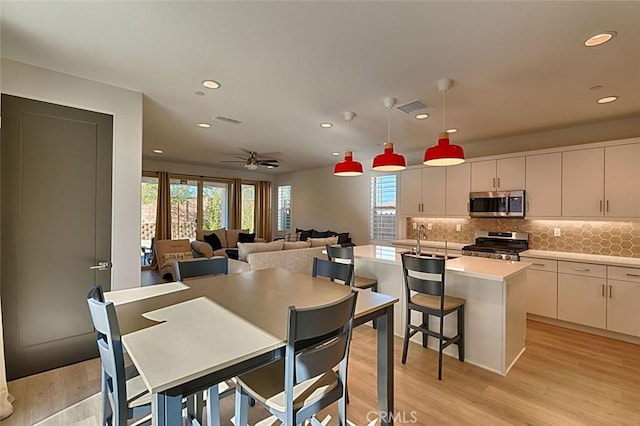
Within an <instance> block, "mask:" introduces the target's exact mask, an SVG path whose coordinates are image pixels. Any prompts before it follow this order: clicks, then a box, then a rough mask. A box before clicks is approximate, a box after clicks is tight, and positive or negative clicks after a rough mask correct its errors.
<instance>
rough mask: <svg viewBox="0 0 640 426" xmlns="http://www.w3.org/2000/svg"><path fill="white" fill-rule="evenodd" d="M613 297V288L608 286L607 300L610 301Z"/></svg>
mask: <svg viewBox="0 0 640 426" xmlns="http://www.w3.org/2000/svg"><path fill="white" fill-rule="evenodd" d="M612 297H613V286H612V285H610V286H609V299H611V298H612Z"/></svg>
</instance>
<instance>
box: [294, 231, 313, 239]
mask: <svg viewBox="0 0 640 426" xmlns="http://www.w3.org/2000/svg"><path fill="white" fill-rule="evenodd" d="M313 231H314V229H313V228H311V229H300V228H296V234H297V233H298V232H299V233H300V241H307V239H308V238H309V237H311V233H312V232H313Z"/></svg>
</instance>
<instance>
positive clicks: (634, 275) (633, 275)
mask: <svg viewBox="0 0 640 426" xmlns="http://www.w3.org/2000/svg"><path fill="white" fill-rule="evenodd" d="M627 276H628V277H636V278H640V274H627Z"/></svg>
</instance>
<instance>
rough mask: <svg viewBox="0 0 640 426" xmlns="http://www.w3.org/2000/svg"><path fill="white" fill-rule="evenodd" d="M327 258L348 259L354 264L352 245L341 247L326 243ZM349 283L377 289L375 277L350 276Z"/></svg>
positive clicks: (334, 259) (358, 286)
mask: <svg viewBox="0 0 640 426" xmlns="http://www.w3.org/2000/svg"><path fill="white" fill-rule="evenodd" d="M326 249H327V258H328V259H329V260H330V261H332V262H340V261H348V262H349V263H350V264H352V265H353V264H354V262H355V260H354V255H353V247H352V246H350V247H342V246H339V245H328V246H327V247H326ZM351 285H352V286H354V287H357V288H364V289H367V288H370V289H371V291H378V280H377V279H375V278H367V277H362V276H359V275H356V274H355V273H354V274H353V275H352V276H351Z"/></svg>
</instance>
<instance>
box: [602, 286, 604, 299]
mask: <svg viewBox="0 0 640 426" xmlns="http://www.w3.org/2000/svg"><path fill="white" fill-rule="evenodd" d="M602 297H604V284H602Z"/></svg>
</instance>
